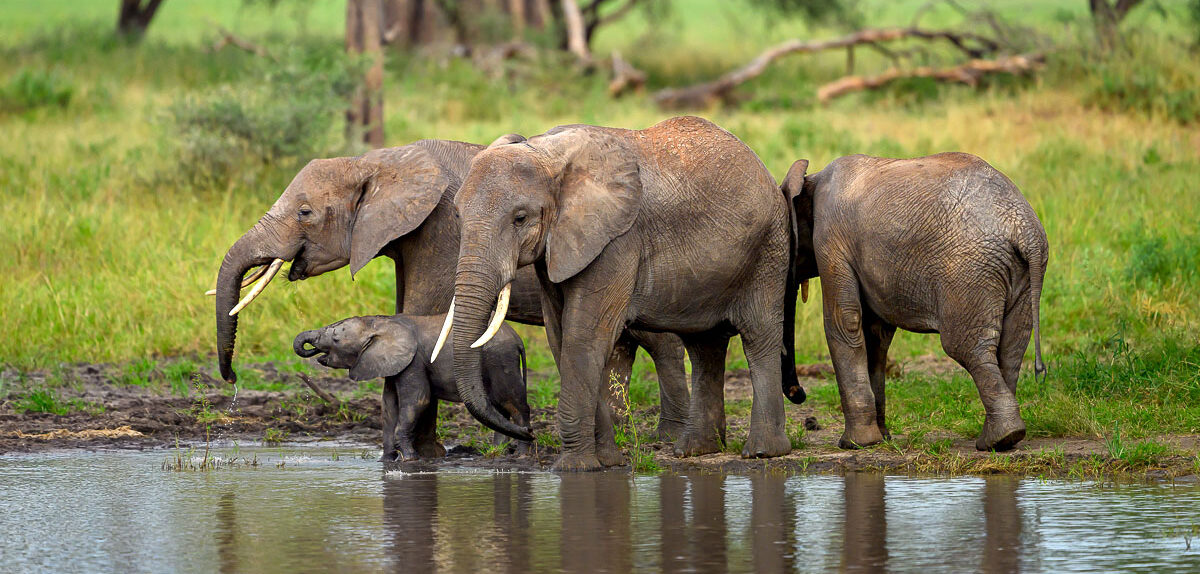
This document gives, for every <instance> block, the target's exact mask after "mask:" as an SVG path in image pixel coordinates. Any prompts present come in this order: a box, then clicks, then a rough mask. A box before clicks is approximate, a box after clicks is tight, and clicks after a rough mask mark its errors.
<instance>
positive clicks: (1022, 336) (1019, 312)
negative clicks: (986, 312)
mask: <svg viewBox="0 0 1200 574" xmlns="http://www.w3.org/2000/svg"><path fill="white" fill-rule="evenodd" d="M1030 296H1031V295H1030V293H1029V289H1028V288H1025V289H1023V290H1022V291H1021V293H1020V294H1019V295H1017V299H1016V301H1014V302H1013V303H1012V304H1011V305H1009V306H1008V310H1007V311H1006V312H1005V314H1004V326H1003V327H1002V328H1001V331H1000V348H999V349H998V350H997V352H996V358H997V359H998V360H999V363H1000V374H1001V375H1003V376H1004V384H1005V385H1006V386H1008V390H1009V392H1011V393H1012V394H1013V396H1014V397H1015V396H1016V395H1017V378H1018V377H1019V376H1020V374H1021V361H1023V360H1024V359H1025V349H1027V348H1029V335H1030V334H1032V333H1033V310H1032V309H1031V308H1030V301H1029V298H1030Z"/></svg>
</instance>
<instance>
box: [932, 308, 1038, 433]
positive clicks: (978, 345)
mask: <svg viewBox="0 0 1200 574" xmlns="http://www.w3.org/2000/svg"><path fill="white" fill-rule="evenodd" d="M979 315H981V314H980V313H972V316H967V317H952V318H951V319H950V320H948V321H945V322H944V324H945V325H951V326H952V328H945V329H943V331H942V348H943V349H945V350H946V354H947V355H950V358H952V359H954V360H955V361H958V364H960V365H962V366H963V368H965V369H966V370H967V372H969V373H971V378H972V379H974V380H975V387H976V388H977V389H978V390H979V398H980V400H981V401H983V409H984V413H985V415H984V421H983V431H982V432H980V433H979V438H977V439H976V440H975V448H976V449H978V450H998V451H999V450H1008V449H1011V448H1012V447H1013V446H1015V445H1016V444H1017V443H1018V442H1021V439H1023V438H1025V421H1023V420H1021V412H1020V407H1019V406H1018V404H1017V397H1016V396H1015V395H1013V392H1012V391H1011V390H1010V389H1009V386H1008V384H1007V383H1006V382H1005V380H1004V375H1003V374H1002V373H1001V372H1000V365H999V362H998V359H997V347H998V345H999V339H1000V333H1001V331H1000V327H1001V323H1002V318H1001V317H1000V316H999V315H1000V313H999V312H997V313H995V315H996V316H995V317H988V316H984V317H980V316H979ZM960 325H963V326H965V325H971V326H972V327H960Z"/></svg>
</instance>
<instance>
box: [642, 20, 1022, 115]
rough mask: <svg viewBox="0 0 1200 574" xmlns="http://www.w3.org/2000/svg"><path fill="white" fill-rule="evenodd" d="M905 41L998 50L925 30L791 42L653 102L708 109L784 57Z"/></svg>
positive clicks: (971, 51) (968, 37)
mask: <svg viewBox="0 0 1200 574" xmlns="http://www.w3.org/2000/svg"><path fill="white" fill-rule="evenodd" d="M905 38H920V39H924V40H938V39H942V40H946V41H948V42H950V43H951V44H952V45H954V46H955V47H957V48H959V49H960V50H962V51H964V52H965V53H966V54H967V55H968V56H970V57H971V58H979V57H981V56H984V55H986V54H991V53H994V52H995V51H996V50H997V49H999V46H998V44H997V43H996V42H995V41H993V40H991V39H989V38H984V37H983V36H978V35H976V34H969V33H958V32H950V31H947V30H926V29H922V28H869V29H866V30H859V31H857V32H854V33H853V34H849V35H846V36H842V37H841V38H834V39H832V40H816V41H807V42H806V41H802V40H790V41H788V42H784V43H782V44H779V45H777V46H774V47H772V48H770V49H768V50H767V51H765V52H763V53H762V54H759V56H758V57H757V58H754V59H753V60H751V61H750V63H749V64H746V65H745V66H743V67H741V68H738V69H737V70H734V71H732V72H729V73H727V74H725V75H724V76H721V77H720V78H718V79H716V80H714V81H712V82H708V83H704V84H698V85H695V86H691V87H687V88H668V89H665V90H662V91H660V92H658V93H657V94H656V95H655V96H654V100H655V102H657V103H658V105H659V106H661V107H663V108H665V109H680V108H703V107H708V106H710V105H712V104H713V103H716V102H717V101H728V100H729V96H730V94H731V92H732V91H733V89H734V88H736V87H737V86H739V85H741V84H744V83H746V82H748V81H750V80H752V79H754V78H757V77H758V76H760V75H762V73H763V72H764V71H766V69H767V66H768V65H770V64H771V62H774V61H775V60H777V59H779V58H782V57H783V56H787V55H789V54H805V53H812V52H820V51H823V50H835V49H841V48H850V47H852V46H856V45H859V44H871V45H875V44H879V43H883V42H893V41H896V40H902V39H905ZM968 42H974V43H977V44H979V46H978V47H971V46H969V45H968Z"/></svg>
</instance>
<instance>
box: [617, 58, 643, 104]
mask: <svg viewBox="0 0 1200 574" xmlns="http://www.w3.org/2000/svg"><path fill="white" fill-rule="evenodd" d="M612 70H613V79H612V81H611V82H609V83H608V95H610V96H612V97H614V98H619V97H621V94H624V93H625V92H627V91H630V90H633V91H638V90H641V89H642V86H644V85H645V84H646V73H645V72H643V71H641V70H639V69H637V68H634V67H633V65H632V64H630V63H629V62H626V61H625V59H624V58H622V57H621V53H620V52H618V51H616V50H613V55H612Z"/></svg>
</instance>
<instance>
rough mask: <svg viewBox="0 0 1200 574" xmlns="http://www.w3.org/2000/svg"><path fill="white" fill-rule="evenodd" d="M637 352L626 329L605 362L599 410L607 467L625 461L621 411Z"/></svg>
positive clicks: (599, 438) (600, 448)
mask: <svg viewBox="0 0 1200 574" xmlns="http://www.w3.org/2000/svg"><path fill="white" fill-rule="evenodd" d="M635 353H637V342H636V341H634V339H633V338H632V337H631V336H630V335H629V331H625V332H624V333H622V334H621V336H620V338H618V339H617V343H616V344H615V345H613V350H612V353H611V354H610V355H609V356H608V364H607V365H605V367H604V371H605V373H606V375H605V378H604V380H602V381H601V382H600V405H599V407H598V408H597V409H596V458H598V459H600V464H602V465H604V466H619V465H622V464H625V457H624V456H623V455H622V454H621V449H619V448H617V437H616V431H615V428H616V425H617V424H618V423H619V417H618V416H617V413H618V412H620V411H622V410H624V408H625V405H624V401H623V400H622V399H621V398H620V396H621V394H623V395H624V397H625V398H628V397H629V385H630V376H631V374H632V372H633V357H634V354H635Z"/></svg>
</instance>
